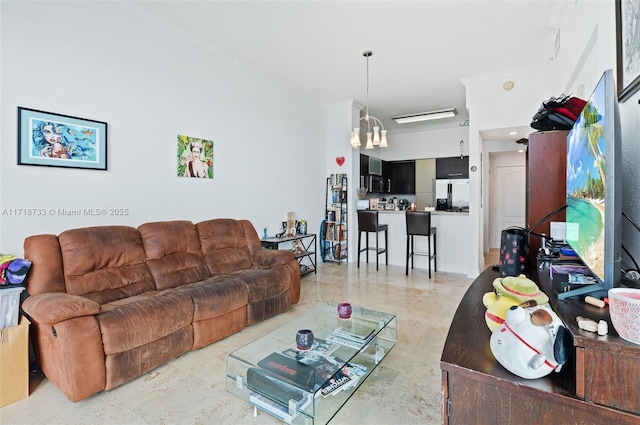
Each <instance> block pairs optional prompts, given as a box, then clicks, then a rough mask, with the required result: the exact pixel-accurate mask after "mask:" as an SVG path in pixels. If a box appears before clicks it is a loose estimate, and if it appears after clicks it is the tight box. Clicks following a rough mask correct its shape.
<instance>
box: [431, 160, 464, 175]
mask: <svg viewBox="0 0 640 425" xmlns="http://www.w3.org/2000/svg"><path fill="white" fill-rule="evenodd" d="M436 178H437V179H468V178H469V157H468V156H464V157H462V158H460V157H459V156H453V157H449V158H436Z"/></svg>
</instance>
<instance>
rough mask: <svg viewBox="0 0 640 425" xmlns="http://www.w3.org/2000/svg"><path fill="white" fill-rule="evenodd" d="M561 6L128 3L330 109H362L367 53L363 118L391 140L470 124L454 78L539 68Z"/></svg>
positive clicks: (507, 2) (519, 1)
mask: <svg viewBox="0 0 640 425" xmlns="http://www.w3.org/2000/svg"><path fill="white" fill-rule="evenodd" d="M565 1H566V0H534V1H525V0H502V1H496V0H492V1H488V0H485V1H481V0H475V1H473V0H472V1H461V0H446V1H435V0H433V1H359V2H358V1H322V0H321V1H305V0H298V1H237V0H236V1H188V0H174V1H142V2H134V3H135V7H137V8H140V9H141V10H143V11H144V13H145V14H148V16H151V17H153V19H154V20H155V21H156V22H159V23H161V25H163V26H165V27H166V28H168V29H171V30H174V31H176V33H178V34H182V36H185V37H187V38H189V39H191V40H193V41H194V42H198V43H200V44H202V45H205V46H206V47H207V48H208V49H209V50H212V51H215V52H216V53H219V54H223V55H225V56H227V57H229V58H230V59H231V60H233V61H235V62H237V63H240V64H242V65H244V66H246V67H248V68H250V69H252V70H254V71H256V72H258V73H260V74H262V75H264V76H266V77H267V78H269V79H271V80H274V81H276V82H277V83H279V84H282V85H285V86H287V87H289V88H293V89H295V90H299V91H302V92H304V93H307V94H309V95H311V96H313V97H315V98H316V99H318V100H319V101H321V102H323V103H327V104H331V103H335V102H341V101H345V100H348V99H355V100H356V101H357V102H359V103H361V104H362V105H365V104H366V59H365V58H364V57H363V55H362V53H363V51H365V50H372V51H373V56H372V57H371V58H370V59H369V110H370V113H371V115H373V116H375V117H377V118H379V119H381V120H382V121H383V123H384V126H385V127H386V128H387V129H388V130H391V131H393V130H395V129H400V128H407V127H415V126H424V125H440V124H446V123H461V122H463V121H465V120H466V119H468V115H467V112H466V109H465V91H464V86H463V85H462V83H461V82H460V79H461V78H469V77H476V76H481V75H487V74H493V73H504V72H505V71H510V70H518V69H522V68H528V67H532V66H540V65H544V64H545V63H546V62H547V60H548V55H549V40H548V38H549V35H550V34H551V33H552V27H551V25H552V24H553V20H554V18H555V17H556V15H557V14H558V9H559V5H560V4H562V3H563V2H565ZM134 3H129V4H134ZM507 75H508V72H507ZM449 107H455V108H456V109H457V111H458V113H459V115H458V116H457V117H455V118H449V119H446V120H438V121H431V122H426V123H418V124H405V125H403V126H400V125H398V124H395V123H394V122H393V121H392V120H391V117H393V116H397V115H402V114H409V113H416V112H424V111H430V110H437V109H443V108H449Z"/></svg>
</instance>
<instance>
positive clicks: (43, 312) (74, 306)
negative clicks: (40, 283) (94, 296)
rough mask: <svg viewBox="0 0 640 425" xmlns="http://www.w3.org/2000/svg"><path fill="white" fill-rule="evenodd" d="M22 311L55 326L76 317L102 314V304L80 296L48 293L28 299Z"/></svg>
mask: <svg viewBox="0 0 640 425" xmlns="http://www.w3.org/2000/svg"><path fill="white" fill-rule="evenodd" d="M22 309H23V310H24V312H25V313H27V314H28V315H29V317H31V318H32V319H33V320H34V321H36V322H38V323H40V324H43V325H54V324H56V323H60V322H62V321H64V320H68V319H72V318H74V317H82V316H94V315H96V314H98V313H99V312H100V304H98V303H97V302H95V301H92V300H90V299H88V298H85V297H81V296H78V295H70V294H66V293H63V292H46V293H43V294H38V295H33V296H30V297H28V298H27V299H26V300H25V301H24V303H23V304H22Z"/></svg>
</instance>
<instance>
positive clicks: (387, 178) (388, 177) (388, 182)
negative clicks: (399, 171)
mask: <svg viewBox="0 0 640 425" xmlns="http://www.w3.org/2000/svg"><path fill="white" fill-rule="evenodd" d="M394 169H395V166H394V163H393V162H389V161H382V180H383V181H384V193H391V192H392V191H393V190H394V189H393V187H394V186H395V185H394V181H393V173H394ZM392 185H393V186H392Z"/></svg>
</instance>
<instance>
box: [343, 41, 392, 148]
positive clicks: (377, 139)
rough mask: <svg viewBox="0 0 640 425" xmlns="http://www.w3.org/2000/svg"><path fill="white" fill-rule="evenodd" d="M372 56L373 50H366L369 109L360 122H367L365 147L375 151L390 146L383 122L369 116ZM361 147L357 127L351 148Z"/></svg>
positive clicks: (364, 54) (352, 133)
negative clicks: (370, 64) (378, 147)
mask: <svg viewBox="0 0 640 425" xmlns="http://www.w3.org/2000/svg"><path fill="white" fill-rule="evenodd" d="M371 55H373V52H372V51H371V50H365V51H364V52H362V56H364V57H365V58H367V109H366V112H365V115H364V117H361V118H360V121H366V122H367V130H368V131H367V145H366V146H365V149H373V148H374V147H375V146H380V147H381V148H386V147H388V146H389V145H387V130H385V129H384V125H382V121H380V120H379V119H377V118H376V117H372V116H371V115H369V58H370V57H371ZM371 121H373V131H372V130H371ZM380 128H382V130H380ZM361 145H362V144H361V143H360V128H359V127H356V128H354V129H353V131H352V132H351V146H353V147H354V148H358V147H360V146H361Z"/></svg>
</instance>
